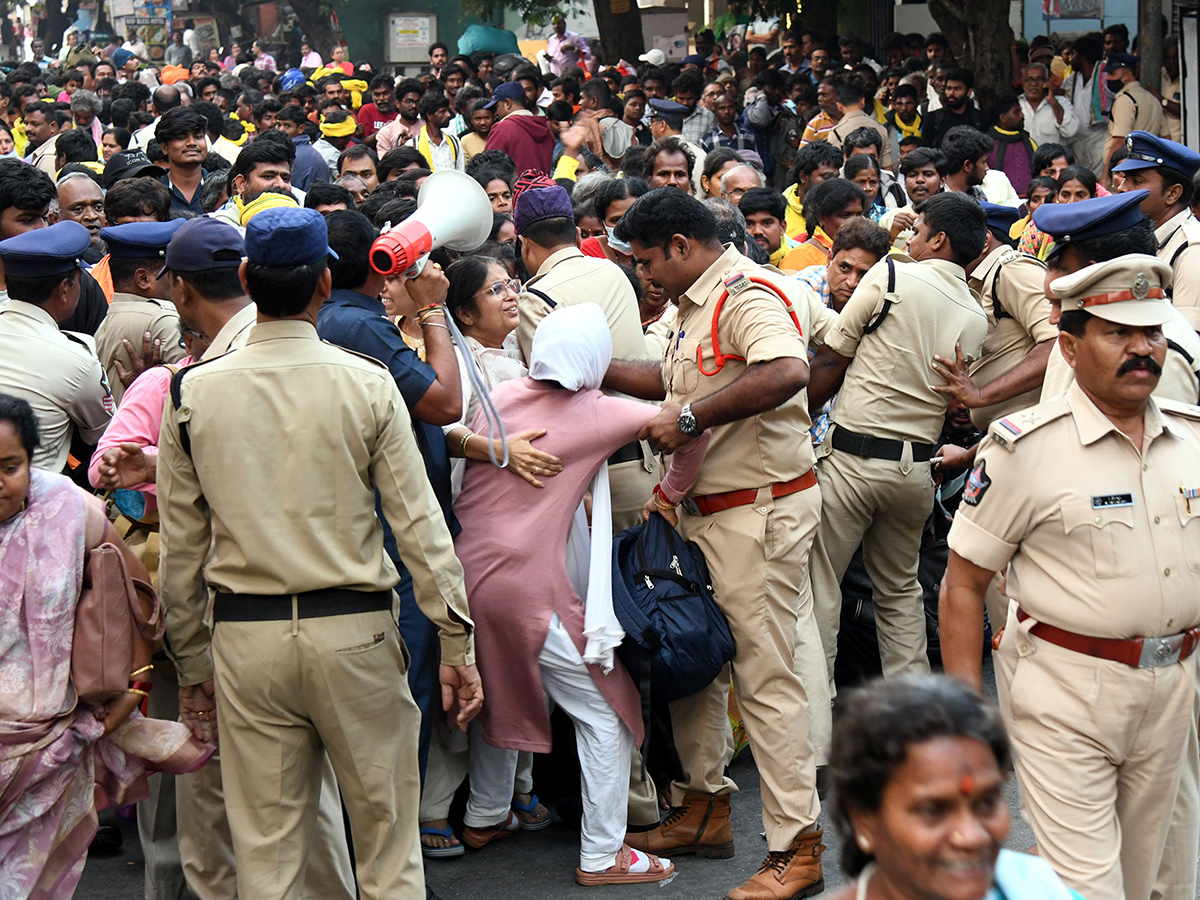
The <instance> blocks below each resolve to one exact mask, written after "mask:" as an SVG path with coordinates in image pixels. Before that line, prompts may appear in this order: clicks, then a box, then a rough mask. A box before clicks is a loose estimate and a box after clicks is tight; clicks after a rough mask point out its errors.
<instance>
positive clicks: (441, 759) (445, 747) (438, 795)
mask: <svg viewBox="0 0 1200 900" xmlns="http://www.w3.org/2000/svg"><path fill="white" fill-rule="evenodd" d="M468 735H469V740H468ZM468 744H469V746H468ZM481 745H482V746H483V747H484V752H485V753H486V752H487V751H488V750H489V749H491V748H488V747H487V745H486V744H485V743H484V740H483V726H482V725H480V724H479V720H478V719H475V720H474V721H473V722H471V725H470V726H469V731H468V733H467V734H463V733H462V732H461V731H458V730H457V729H455V730H453V731H451V729H450V728H449V727H448V726H447V725H446V723H445V722H442V721H439V722H437V724H435V725H434V726H433V740H432V741H431V742H430V744H429V764H428V766H427V767H426V769H425V787H424V788H423V789H422V791H421V813H420V820H421V821H422V822H434V821H437V820H438V819H445V818H447V817H448V816H449V815H450V804H451V803H453V802H454V794H455V792H456V791H457V790H458V787H459V785H461V784H462V783H463V779H464V778H466V777H467V770H468V768H469V765H470V760H471V756H472V755H473V754H474V753H475V748H476V747H479V746H481ZM480 777H483V776H480ZM511 793H512V794H532V793H533V754H532V753H530V752H529V751H526V750H521V751H518V752H517V771H516V776H515V777H514V779H513V785H512V791H511ZM505 810H507V807H505ZM504 815H505V811H504V810H502V811H501V812H500V813H499V814H498V815H497V816H496V818H495V819H494V820H493V821H492V822H490V823H489V824H491V825H495V824H496V822H499V821H500V820H501V819H503V818H504ZM476 818H477V817H476ZM467 824H471V823H470V822H468V823H467ZM474 827H476V828H478V827H480V826H478V825H475V826H474Z"/></svg>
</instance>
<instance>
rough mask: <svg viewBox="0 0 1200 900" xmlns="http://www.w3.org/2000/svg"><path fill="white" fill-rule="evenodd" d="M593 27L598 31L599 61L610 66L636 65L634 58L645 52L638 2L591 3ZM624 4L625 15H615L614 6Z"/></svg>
mask: <svg viewBox="0 0 1200 900" xmlns="http://www.w3.org/2000/svg"><path fill="white" fill-rule="evenodd" d="M594 3H595V8H596V25H597V27H598V30H599V31H600V58H601V59H602V60H604V62H605V63H606V64H608V65H610V66H615V65H616V64H617V62H618V61H619V60H622V59H624V60H625V61H626V62H630V63H633V64H634V65H637V58H638V57H639V56H640V55H641V54H643V53H645V52H646V43H645V40H644V39H643V38H642V13H641V10H639V9H638V5H637V0H625V2H622V0H594ZM614 4H615V5H617V6H618V7H620V6H623V5H627V6H628V7H629V11H628V12H622V13H614V12H613V6H614Z"/></svg>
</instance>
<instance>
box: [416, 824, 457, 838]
mask: <svg viewBox="0 0 1200 900" xmlns="http://www.w3.org/2000/svg"><path fill="white" fill-rule="evenodd" d="M421 834H431V835H432V834H436V835H438V836H439V837H444V838H452V837H454V829H453V828H451V827H450V826H449V825H447V826H446V827H445V828H435V827H434V826H433V825H425V826H422V828H421Z"/></svg>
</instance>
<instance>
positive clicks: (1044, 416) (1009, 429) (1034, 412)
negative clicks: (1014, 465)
mask: <svg viewBox="0 0 1200 900" xmlns="http://www.w3.org/2000/svg"><path fill="white" fill-rule="evenodd" d="M1070 412H1071V406H1070V404H1068V403H1067V399H1066V398H1065V397H1056V398H1054V399H1053V400H1048V401H1047V402H1045V403H1039V404H1038V405H1037V406H1033V407H1030V408H1029V409H1023V410H1021V411H1020V412H1017V413H1013V414H1012V415H1010V416H1004V417H1003V418H1001V419H997V420H996V421H995V422H993V423H992V424H991V427H989V428H988V434H989V435H990V436H991V438H992V440H994V441H995V442H996V443H997V444H999V445H1000V446H1001V447H1006V448H1007V449H1009V450H1011V449H1012V448H1013V445H1014V444H1016V442H1017V441H1019V440H1021V438H1023V437H1027V436H1028V435H1030V434H1032V433H1033V432H1035V431H1037V430H1038V429H1039V428H1041V427H1042V426H1043V425H1045V424H1047V423H1049V422H1053V421H1054V420H1055V419H1061V418H1062V417H1063V416H1065V415H1067V414H1068V413H1070Z"/></svg>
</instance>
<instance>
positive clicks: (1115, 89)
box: [1104, 78, 1125, 94]
mask: <svg viewBox="0 0 1200 900" xmlns="http://www.w3.org/2000/svg"><path fill="white" fill-rule="evenodd" d="M1104 86H1105V87H1107V88H1108V90H1109V93H1112V94H1117V93H1120V91H1121V88H1123V87H1125V82H1123V81H1122V80H1121V79H1120V78H1106V79H1104Z"/></svg>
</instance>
